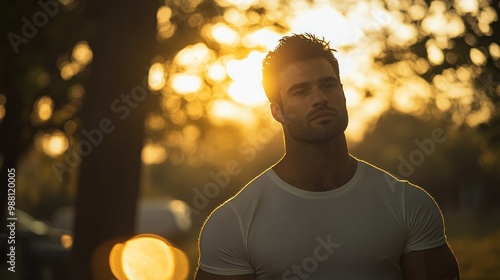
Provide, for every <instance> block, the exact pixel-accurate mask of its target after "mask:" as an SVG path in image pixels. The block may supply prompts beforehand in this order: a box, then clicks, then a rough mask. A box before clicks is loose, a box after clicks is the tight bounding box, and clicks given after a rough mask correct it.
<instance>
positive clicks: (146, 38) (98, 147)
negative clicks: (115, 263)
mask: <svg viewBox="0 0 500 280" xmlns="http://www.w3.org/2000/svg"><path fill="white" fill-rule="evenodd" d="M89 5H94V6H91V7H89V8H90V10H91V11H92V13H94V14H93V15H95V17H96V23H97V25H96V26H97V31H96V34H95V37H94V39H93V40H91V41H90V42H89V45H90V47H91V48H92V51H93V54H94V59H93V62H92V64H91V76H90V78H89V82H88V86H87V87H86V96H85V104H84V108H83V110H82V115H81V116H82V120H83V123H84V128H83V130H82V131H81V138H80V140H79V141H78V142H77V145H76V148H75V149H73V152H74V156H75V158H81V166H80V174H79V182H78V191H77V195H76V202H75V207H76V220H75V227H74V229H75V243H74V264H75V265H74V277H73V279H85V280H87V279H112V278H111V273H110V271H109V265H108V259H107V258H108V256H107V255H106V252H104V253H103V254H104V255H96V250H98V249H99V247H100V246H103V244H105V243H106V242H108V243H109V242H110V241H112V240H115V239H117V238H120V237H127V236H130V235H131V234H133V230H134V222H135V211H136V204H137V197H138V192H139V181H140V167H141V150H142V146H143V138H144V128H143V125H144V119H145V115H146V113H147V111H148V107H149V103H150V101H151V98H152V96H151V93H150V92H149V90H148V87H147V73H148V69H149V67H148V65H149V62H150V59H151V57H152V56H153V53H152V50H153V49H154V45H155V34H156V28H155V27H156V8H157V7H156V2H155V1H139V0H133V1H116V0H114V1H93V2H91V3H90V4H89ZM93 262H94V263H97V264H98V265H97V266H94V267H93V268H92V266H93V264H92V263H93ZM92 270H94V271H92Z"/></svg>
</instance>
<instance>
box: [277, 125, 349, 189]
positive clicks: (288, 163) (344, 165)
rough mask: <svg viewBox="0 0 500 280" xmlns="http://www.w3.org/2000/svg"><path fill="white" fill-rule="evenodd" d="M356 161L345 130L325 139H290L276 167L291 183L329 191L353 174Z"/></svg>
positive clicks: (299, 186) (281, 176)
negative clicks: (334, 136)
mask: <svg viewBox="0 0 500 280" xmlns="http://www.w3.org/2000/svg"><path fill="white" fill-rule="evenodd" d="M356 164H357V161H356V160H355V159H354V158H353V157H351V156H350V155H349V152H348V148H347V143H346V139H345V136H344V135H343V134H342V135H340V136H339V137H337V138H335V139H333V140H332V141H329V142H326V143H299V142H296V141H294V140H292V141H287V142H286V153H285V155H284V156H283V158H282V159H281V160H280V161H279V162H278V163H277V164H276V165H275V166H274V167H273V169H274V171H275V172H276V174H277V175H278V176H279V177H280V178H281V179H283V180H284V181H285V182H287V183H289V184H291V185H292V186H295V187H297V188H300V189H304V190H309V191H327V190H332V189H336V188H338V187H341V186H342V185H344V184H345V183H347V182H348V181H349V180H350V179H351V178H352V177H353V176H354V172H355V171H356Z"/></svg>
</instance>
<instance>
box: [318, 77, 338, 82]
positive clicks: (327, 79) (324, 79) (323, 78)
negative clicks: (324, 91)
mask: <svg viewBox="0 0 500 280" xmlns="http://www.w3.org/2000/svg"><path fill="white" fill-rule="evenodd" d="M338 80H339V79H337V77H335V76H328V77H322V78H319V79H318V81H319V82H320V83H327V82H337V81H338Z"/></svg>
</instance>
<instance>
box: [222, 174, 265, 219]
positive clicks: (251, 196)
mask: <svg viewBox="0 0 500 280" xmlns="http://www.w3.org/2000/svg"><path fill="white" fill-rule="evenodd" d="M268 172H270V169H266V170H265V171H263V172H262V173H261V174H259V175H257V176H256V177H255V178H253V179H252V180H251V181H250V182H248V183H247V184H246V185H245V186H244V187H243V188H241V190H239V191H238V192H237V193H236V194H235V195H234V196H232V197H231V198H229V199H228V200H226V201H225V202H224V203H223V204H222V205H220V206H219V207H217V209H219V208H227V207H230V208H232V209H233V211H235V212H238V211H239V209H245V208H248V206H249V204H252V203H255V201H256V199H258V198H259V197H260V196H262V195H263V192H265V190H266V189H268V188H269V185H270V184H272V180H271V178H270V177H269V176H268V174H267V173H268ZM217 209H216V210H217Z"/></svg>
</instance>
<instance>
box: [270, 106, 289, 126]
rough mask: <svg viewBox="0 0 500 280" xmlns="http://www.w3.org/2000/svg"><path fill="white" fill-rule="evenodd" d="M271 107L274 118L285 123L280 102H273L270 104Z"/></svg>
mask: <svg viewBox="0 0 500 280" xmlns="http://www.w3.org/2000/svg"><path fill="white" fill-rule="evenodd" d="M269 106H270V108H271V114H272V115H273V118H274V119H275V120H276V121H277V122H279V123H282V124H284V123H285V117H284V116H283V112H282V111H281V107H280V105H279V104H278V103H275V102H272V103H271V105H269Z"/></svg>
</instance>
